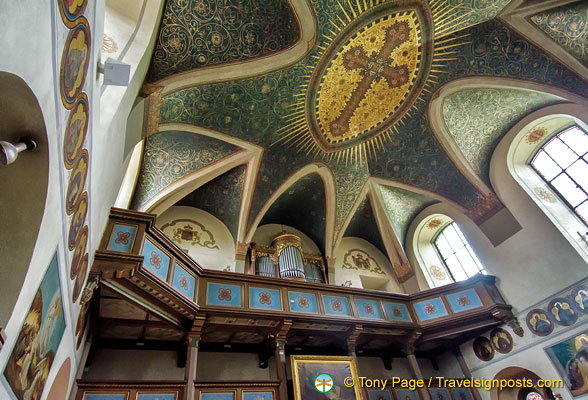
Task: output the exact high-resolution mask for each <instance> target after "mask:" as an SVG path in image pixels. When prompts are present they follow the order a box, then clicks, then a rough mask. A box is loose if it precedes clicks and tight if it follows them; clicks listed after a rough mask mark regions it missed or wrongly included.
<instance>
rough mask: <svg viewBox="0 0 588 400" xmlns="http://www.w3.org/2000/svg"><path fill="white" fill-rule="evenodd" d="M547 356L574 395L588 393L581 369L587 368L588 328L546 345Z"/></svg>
mask: <svg viewBox="0 0 588 400" xmlns="http://www.w3.org/2000/svg"><path fill="white" fill-rule="evenodd" d="M543 350H545V352H546V353H547V357H548V358H549V360H550V361H551V363H552V364H553V366H554V367H555V369H556V370H557V372H558V374H559V375H560V376H561V377H562V379H563V381H564V383H565V385H566V387H567V388H568V390H569V391H570V393H571V394H572V396H573V397H580V396H584V395H586V394H587V393H588V389H587V388H586V385H585V382H583V378H581V377H582V372H581V370H586V368H588V365H586V364H587V363H586V361H585V360H586V359H587V358H588V329H587V330H584V331H581V332H579V333H578V334H576V335H572V336H569V337H567V338H566V339H564V340H561V341H559V342H557V343H554V344H552V345H550V346H547V347H544V348H543Z"/></svg>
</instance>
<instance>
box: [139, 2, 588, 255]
mask: <svg viewBox="0 0 588 400" xmlns="http://www.w3.org/2000/svg"><path fill="white" fill-rule="evenodd" d="M309 1H310V3H311V4H312V6H313V8H314V11H315V14H316V19H317V28H318V36H317V42H316V43H315V44H314V46H313V47H312V48H311V49H310V51H309V52H308V54H307V55H306V56H304V57H303V58H302V59H301V60H300V61H299V62H297V63H296V64H294V65H291V66H288V67H284V68H283V69H278V70H276V71H275V72H271V73H266V74H263V75H259V76H256V77H252V78H247V79H240V80H235V81H228V82H221V83H215V84H204V85H202V84H200V85H198V84H197V83H194V84H193V86H192V87H186V85H183V87H184V89H182V90H177V91H173V92H170V93H169V94H167V95H166V96H165V97H164V98H163V102H162V107H161V123H186V124H191V125H195V126H199V127H202V128H206V129H210V130H214V131H218V132H221V133H223V134H226V135H231V136H234V137H236V138H238V139H240V140H244V141H248V142H250V143H253V144H255V145H257V146H259V147H261V148H263V155H262V159H261V164H260V167H259V172H258V174H257V177H256V178H255V186H254V192H253V195H252V196H253V198H252V202H251V206H250V207H249V211H248V215H247V220H248V222H247V224H248V227H251V224H252V223H253V220H254V219H255V217H256V216H257V215H258V214H259V212H260V210H261V209H262V208H263V206H264V204H265V203H266V202H267V201H268V199H269V198H270V197H271V195H272V194H273V193H275V191H276V190H278V188H279V187H280V186H281V185H282V184H283V183H284V182H285V181H286V180H287V179H288V178H289V177H290V176H292V175H293V174H294V173H295V172H296V171H298V170H300V169H301V168H303V167H305V166H307V165H308V164H311V163H315V164H316V163H321V164H322V165H325V166H326V167H327V168H329V169H330V170H331V171H332V173H333V175H334V178H335V183H336V187H335V193H336V213H335V214H336V218H335V221H334V230H335V237H338V235H339V236H340V235H341V234H342V231H343V230H344V229H345V224H344V222H345V221H347V220H349V218H350V216H349V213H350V210H352V209H353V208H354V207H355V206H357V203H358V201H359V196H360V194H361V193H362V189H363V188H364V187H365V184H366V182H368V179H369V178H370V177H374V178H382V179H384V180H387V181H394V182H398V183H401V184H404V185H408V186H409V187H414V188H415V189H418V190H417V191H421V192H422V191H424V192H427V191H428V192H433V193H436V194H438V195H440V196H442V197H445V198H447V199H450V200H452V201H454V202H456V203H458V204H459V205H461V206H462V207H464V208H465V209H466V210H467V213H468V215H469V216H470V217H471V218H473V219H474V220H476V221H481V220H483V219H484V217H486V216H488V215H491V213H492V212H494V211H495V210H496V209H498V208H499V207H500V204H499V203H498V201H497V200H496V198H495V197H494V196H489V197H485V196H484V195H482V194H481V193H480V192H478V191H477V190H476V188H475V187H474V186H473V185H472V184H471V183H470V181H469V179H471V178H470V177H466V176H465V175H464V174H463V173H462V172H460V170H459V169H458V168H457V167H456V166H455V165H454V163H453V162H452V161H451V159H450V158H449V157H448V155H447V154H446V153H445V151H444V150H443V149H442V148H441V146H440V145H439V144H438V143H437V141H436V140H435V138H434V137H433V134H432V131H431V128H430V126H429V123H428V121H427V109H428V105H429V103H430V101H431V98H432V96H433V95H434V94H435V92H436V91H437V90H438V89H439V88H441V87H442V86H443V85H444V84H446V83H447V82H449V81H452V80H454V79H456V78H462V77H479V76H484V77H508V78H515V79H517V80H518V81H524V80H529V81H534V82H539V83H544V84H549V85H554V86H558V87H563V88H565V89H567V90H569V91H571V92H574V93H576V94H579V95H582V96H585V97H586V96H588V85H587V84H586V81H585V80H583V78H582V77H580V76H578V75H576V74H575V73H573V72H571V71H570V70H568V69H567V68H566V67H564V66H563V65H562V64H560V63H558V62H557V61H556V60H555V59H553V58H551V57H550V56H549V55H547V54H546V53H544V52H543V51H542V50H541V49H539V48H537V47H535V46H533V45H532V44H530V43H529V42H528V41H526V40H525V39H524V38H522V37H520V36H519V35H518V34H516V33H514V32H513V31H511V30H509V29H508V28H507V27H505V26H504V25H503V24H501V23H500V22H498V21H497V20H496V19H495V17H496V15H497V14H498V13H499V12H500V11H501V10H502V9H503V8H504V7H505V6H506V4H507V3H508V0H484V1H480V0H430V1H425V0H406V1H402V2H399V1H395V0H390V1H381V0H360V1H351V0H309ZM196 3H198V4H201V3H204V4H208V6H211V7H212V6H214V7H221V6H218V4H220V2H218V1H214V2H212V1H208V2H207V1H204V0H200V1H196V0H184V1H180V0H173V1H171V2H170V4H169V5H168V8H167V10H166V14H165V16H164V23H163V25H162V28H161V33H160V43H159V44H158V47H157V48H158V50H156V54H155V56H154V59H153V62H152V65H151V72H150V74H151V75H150V77H151V78H150V79H153V80H156V79H160V78H162V77H164V76H170V75H171V74H175V73H181V72H185V71H187V70H189V69H195V68H199V67H201V66H202V65H201V64H199V62H198V60H197V59H194V58H193V56H194V57H198V56H199V55H200V53H202V52H203V54H205V57H206V58H207V60H211V61H210V63H211V64H209V65H213V64H215V63H216V64H218V63H221V62H224V63H233V62H235V61H236V60H239V59H244V58H246V57H258V56H259V55H261V54H266V55H267V54H269V52H268V53H263V52H264V51H265V50H260V52H259V53H256V55H252V53H248V52H247V51H245V50H244V49H245V47H243V46H241V47H239V49H240V50H238V51H237V53H235V54H237V55H236V56H235V57H233V55H231V56H227V54H228V53H225V52H224V50H215V48H214V47H211V46H210V45H208V44H205V45H203V46H204V47H206V50H205V51H204V50H198V49H197V48H196V47H191V49H190V50H182V52H181V53H182V54H184V55H183V56H178V58H177V59H174V58H173V57H174V56H172V53H173V52H172V51H170V50H169V49H168V47H167V46H168V44H165V45H164V44H163V43H164V42H165V43H171V42H177V41H176V40H175V39H173V38H174V36H173V34H171V33H165V32H168V29H171V28H172V27H173V26H175V22H174V23H172V22H167V18H172V17H173V18H178V19H181V18H183V16H182V15H183V14H186V15H192V14H194V15H195V14H198V13H200V14H203V12H204V11H203V12H199V11H197V10H198V7H202V6H201V5H198V7H196ZM258 3H259V4H258ZM261 3H269V4H264V5H262V4H261ZM222 4H225V5H226V6H227V7H229V8H231V7H243V8H244V9H248V10H250V12H251V13H250V14H248V16H243V17H242V20H240V21H241V22H239V24H242V25H243V26H244V24H245V23H244V22H242V21H244V20H245V19H249V20H250V22H251V24H253V25H259V28H258V29H259V30H258V31H259V32H265V29H266V28H264V27H265V26H268V25H267V24H270V26H272V27H274V28H275V29H276V30H277V31H278V32H271V33H264V34H263V35H262V36H263V40H264V43H265V42H266V41H273V42H274V43H276V45H275V46H274V47H273V48H272V50H271V51H275V50H276V49H278V48H282V49H284V48H286V47H287V46H289V45H290V44H291V43H293V41H295V40H296V38H298V37H299V36H300V32H299V31H298V25H297V24H296V23H294V22H292V21H290V20H291V19H292V18H293V17H292V16H291V13H289V12H286V8H288V7H287V6H286V5H285V4H286V3H285V0H283V1H279V2H278V1H275V2H262V1H261V0H257V1H255V0H231V1H226V2H222ZM174 7H175V8H178V7H179V8H178V10H180V11H181V10H184V11H181V12H180V11H177V12H175V11H174V12H175V13H176V14H174V15H175V16H170V15H171V14H170V12H171V11H170V9H171V8H174ZM182 7H187V8H186V9H182ZM223 7H224V6H223ZM188 8H189V9H190V10H191V11H189V12H188V11H186V10H187V9H188ZM270 8H271V9H273V10H282V11H275V12H276V13H278V17H274V16H273V15H272V16H269V15H270V14H269V9H270ZM202 10H204V9H202ZM215 12H217V15H221V14H218V12H220V11H219V9H217V11H215ZM182 13H183V14H182ZM168 14H169V15H168ZM200 14H199V15H200ZM286 14H288V16H286ZM173 18H172V20H173ZM189 18H190V19H191V18H192V17H189ZM195 18H196V17H195ZM202 18H204V17H201V16H198V17H197V18H196V19H197V20H198V21H199V20H200V19H202ZM219 18H220V17H219ZM239 18H241V17H239ZM280 18H282V19H280ZM276 19H277V21H281V22H276ZM172 20H170V21H172ZM187 20H188V19H186V21H187ZM215 21H216V22H215V23H216V24H220V25H222V27H223V29H229V33H227V36H226V37H227V38H229V37H233V36H231V33H230V32H233V31H231V29H237V30H239V29H240V28H236V27H233V25H231V24H232V22H231V21H232V20H231V19H228V20H226V21H225V20H224V19H223V18H220V19H218V20H215ZM264 21H265V22H264ZM287 21H290V22H287ZM182 23H184V22H182ZM198 23H199V22H195V24H198ZM264 24H265V25H264ZM288 24H290V28H288V27H287V26H288ZM180 25H181V24H180ZM225 25H226V26H225ZM194 26H196V25H194ZM191 29H193V30H192V31H191V32H192V34H195V33H194V32H196V30H195V29H196V28H191ZM215 29H216V28H215ZM219 29H220V28H219ZM246 29H249V28H246ZM256 29H257V28H256ZM270 30H271V29H270ZM178 32H179V31H178ZM206 32H208V31H206ZM288 32H289V33H288ZM207 34H208V33H207ZM260 35H261V34H260ZM264 35H266V36H267V37H266V36H264ZM272 35H273V36H272ZM276 35H277V36H276ZM237 36H239V35H237ZM237 36H235V37H237ZM262 36H259V37H260V38H261V37H262ZM277 37H280V39H277ZM210 40H212V39H210ZM227 40H228V39H227ZM260 40H261V39H260ZM229 42H230V40H228V41H227V43H229ZM186 43H187V42H186ZM194 43H195V42H194ZM231 43H233V42H231ZM278 43H279V44H278ZM228 45H232V44H228ZM182 46H184V45H183V44H182ZM186 46H187V45H186ZM207 46H208V47H207ZM237 47H238V46H237ZM262 47H263V46H262ZM162 49H167V50H162ZM182 49H184V48H183V47H182ZM157 51H163V52H164V53H165V54H163V55H161V57H162V59H165V60H168V61H169V60H171V61H169V62H167V61H165V62H161V61H159V59H158V57H160V56H158V55H157V54H158V53H157ZM268 51H270V50H268ZM174 54H175V53H174ZM213 54H214V56H213ZM231 54H233V53H231ZM216 56H218V58H215V57H216ZM157 74H159V75H157ZM480 89H481V91H478V92H475V91H472V92H463V93H457V94H455V95H454V96H453V97H452V98H450V99H449V100H448V101H447V102H446V104H445V105H444V107H445V108H447V113H446V115H449V113H450V114H451V116H450V117H449V116H448V117H447V124H448V125H451V130H452V135H453V137H455V138H456V141H461V143H462V144H463V146H462V151H463V152H464V154H466V157H467V158H468V160H470V162H471V163H472V165H473V166H474V168H475V169H476V171H479V173H480V175H481V176H482V177H483V178H484V179H487V163H488V157H489V154H490V153H491V151H492V148H493V146H494V145H495V143H496V140H497V139H498V138H499V137H501V135H503V134H504V132H505V130H506V129H508V127H510V126H511V124H513V123H515V122H516V120H518V119H519V118H521V116H522V115H523V114H524V113H526V112H528V111H531V110H533V109H536V108H538V107H541V106H543V105H545V104H549V103H550V102H551V101H552V100H553V99H552V98H550V97H549V96H545V95H539V94H529V92H526V93H525V94H527V95H523V94H522V92H520V91H517V90H495V91H484V90H483V89H484V88H480ZM486 109H491V110H492V112H491V113H487V112H486V111H485V110H486ZM498 119H500V121H497V120H498ZM489 124H491V125H492V126H488V125H489ZM168 134H169V133H164V135H168ZM471 136H474V137H471ZM193 146H194V148H193V149H192V150H194V151H195V152H201V151H206V149H207V148H206V146H204V145H203V144H200V143H194V144H193ZM155 147H156V146H155ZM146 150H147V151H146V154H150V156H149V157H146V158H145V161H144V164H145V165H144V166H143V169H144V171H145V172H144V173H143V174H146V175H148V177H147V178H145V177H143V176H142V177H141V178H140V185H139V187H138V193H137V196H136V198H138V199H140V200H142V201H145V199H147V198H149V197H150V196H153V194H154V193H157V191H159V190H161V189H162V188H163V187H164V183H165V182H158V181H157V180H156V179H155V178H153V177H152V176H151V177H150V175H149V174H150V173H151V172H150V171H153V170H154V169H155V167H154V165H153V164H156V165H158V164H157V163H155V162H154V161H153V157H156V156H154V154H155V150H154V146H153V145H152V144H150V143H147V147H146ZM192 150H190V151H192ZM230 151H231V149H224V150H223V151H220V154H219V157H222V155H226V154H227V153H228V152H230ZM215 154H216V153H215ZM168 169H169V168H168ZM187 169H188V170H189V169H193V167H189V168H187ZM158 173H161V174H164V175H165V174H167V175H165V176H166V178H165V179H166V182H170V180H173V179H177V178H178V177H180V176H182V174H181V173H174V172H170V173H168V172H164V171H163V170H162V169H160V170H158ZM170 174H171V175H170ZM151 175H152V173H151ZM141 182H142V183H141ZM308 184H309V183H308V182H306V183H305V185H308ZM317 190H318V189H317ZM321 190H323V189H322V186H321ZM387 190H388V189H387ZM297 192H298V190H296V191H295V193H297ZM393 192H394V190H393V189H389V190H388V191H387V192H386V193H387V194H384V191H383V192H382V196H383V198H387V201H386V203H387V204H386V206H387V207H388V216H389V218H390V220H391V223H392V224H393V226H394V229H396V231H397V234H398V235H399V236H401V237H402V236H403V235H404V234H405V231H406V225H407V223H408V222H409V221H410V220H411V219H412V217H413V216H414V215H413V214H414V213H416V212H418V210H419V209H420V208H421V207H422V206H425V205H426V204H428V203H429V200H430V199H428V198H421V199H419V198H416V197H415V196H417V197H418V195H414V194H412V192H406V193H400V192H396V193H393ZM300 193H304V190H301V191H300ZM303 197H304V198H305V199H307V198H308V196H306V197H305V196H302V195H301V197H300V199H302V198H303ZM218 201H219V202H221V201H222V200H218ZM290 203H292V201H290V200H286V199H283V200H282V199H280V200H279V204H290ZM295 204H296V206H297V207H299V208H301V209H303V211H304V212H305V213H306V214H308V213H309V211H314V212H315V214H317V215H318V214H319V213H324V204H325V202H324V199H321V201H316V202H313V201H308V200H305V201H302V200H300V201H299V202H298V203H295ZM275 208H276V209H278V208H279V209H281V210H284V212H286V210H287V209H288V212H289V213H291V212H292V211H291V210H289V207H285V206H281V205H278V206H276V207H275ZM272 209H274V207H272V208H270V211H271V210H272ZM396 209H403V210H405V212H406V213H408V214H410V216H405V215H402V216H401V215H400V214H399V213H396V211H394V210H396ZM391 210H392V211H391ZM271 212H272V214H271V217H272V218H271V219H272V220H273V221H278V219H277V218H278V214H277V213H276V212H275V211H271ZM306 214H305V215H306ZM361 214H362V212H359V214H356V216H355V217H354V218H353V220H355V219H356V218H359V217H358V215H361ZM266 218H268V219H270V218H269V217H267V216H266V217H264V221H265V219H266ZM284 218H290V217H284ZM321 218H323V214H321V216H320V218H319V219H321ZM280 221H281V222H282V223H284V224H286V222H285V220H284V219H283V218H281V217H280ZM321 223H322V222H321ZM317 225H318V224H314V226H313V228H312V229H317V228H316V226H317ZM293 226H296V225H293ZM299 229H301V230H303V231H305V232H309V229H311V228H310V227H308V228H304V229H302V228H299ZM350 229H351V228H350ZM376 229H377V228H376ZM352 230H353V229H352ZM347 231H349V229H347ZM317 232H320V235H321V237H322V241H324V232H325V229H324V227H323V228H321V229H320V230H319V231H317ZM312 235H314V233H313V234H312ZM312 235H311V234H310V233H309V236H311V237H312ZM366 235H368V234H366ZM371 240H374V241H376V239H371ZM380 240H381V239H380ZM317 242H320V240H317ZM372 243H374V242H372ZM374 244H375V243H374ZM322 247H323V248H324V246H322Z"/></svg>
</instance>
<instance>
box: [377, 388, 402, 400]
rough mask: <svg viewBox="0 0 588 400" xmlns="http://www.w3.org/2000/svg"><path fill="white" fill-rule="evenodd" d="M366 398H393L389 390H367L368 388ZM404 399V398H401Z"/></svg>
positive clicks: (383, 399) (380, 399)
mask: <svg viewBox="0 0 588 400" xmlns="http://www.w3.org/2000/svg"><path fill="white" fill-rule="evenodd" d="M368 399H369V400H393V399H392V393H391V392H390V391H389V390H369V389H368ZM402 400H404V399H402Z"/></svg>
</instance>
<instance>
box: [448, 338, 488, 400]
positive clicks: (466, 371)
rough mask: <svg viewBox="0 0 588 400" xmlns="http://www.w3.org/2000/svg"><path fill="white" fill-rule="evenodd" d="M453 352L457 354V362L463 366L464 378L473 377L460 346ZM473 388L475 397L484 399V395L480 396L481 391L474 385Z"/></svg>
mask: <svg viewBox="0 0 588 400" xmlns="http://www.w3.org/2000/svg"><path fill="white" fill-rule="evenodd" d="M453 354H454V355H455V358H456V359H457V362H458V364H459V367H460V368H461V372H462V373H463V376H464V378H466V379H470V378H471V377H472V373H471V372H470V368H469V367H468V365H467V364H466V362H465V360H464V358H463V354H461V350H460V349H459V347H456V348H455V349H454V350H453ZM471 389H472V394H473V395H474V399H475V400H482V397H481V396H480V392H478V389H477V388H475V387H473V388H471Z"/></svg>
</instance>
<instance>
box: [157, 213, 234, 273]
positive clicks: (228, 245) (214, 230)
mask: <svg viewBox="0 0 588 400" xmlns="http://www.w3.org/2000/svg"><path fill="white" fill-rule="evenodd" d="M185 220H188V221H185ZM189 221H194V222H197V223H199V224H201V225H203V226H204V229H206V231H208V232H206V231H204V230H202V229H201V228H200V227H199V226H198V225H197V224H195V223H194V222H189ZM156 224H157V227H158V228H159V229H162V228H163V227H165V228H163V229H162V231H163V233H164V234H165V235H166V236H167V237H169V238H170V239H171V240H172V241H173V242H174V243H176V244H177V245H178V246H180V247H181V248H182V249H183V250H188V255H189V256H190V257H192V258H193V259H194V260H195V261H196V262H197V263H198V264H199V265H200V266H201V267H202V268H208V269H215V270H224V269H226V268H227V267H228V268H229V270H230V271H232V272H235V242H233V236H232V235H231V232H230V231H229V229H228V228H227V227H226V225H225V224H223V223H222V222H221V220H219V219H218V218H216V217H215V216H214V215H212V214H210V213H208V212H206V211H204V210H201V209H199V208H195V207H185V206H174V207H170V208H169V209H167V210H166V211H165V212H164V213H163V214H161V215H160V216H158V217H157V221H156ZM187 225H189V226H191V227H193V228H194V231H197V232H199V234H200V235H201V238H200V241H199V243H197V244H192V242H190V241H185V240H182V239H181V238H180V239H178V238H177V237H176V238H174V234H175V232H176V230H177V229H181V228H183V227H184V226H187ZM213 241H214V243H212V242H213ZM205 242H210V243H209V244H207V245H206V246H205Z"/></svg>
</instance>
